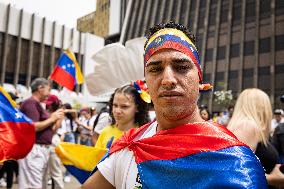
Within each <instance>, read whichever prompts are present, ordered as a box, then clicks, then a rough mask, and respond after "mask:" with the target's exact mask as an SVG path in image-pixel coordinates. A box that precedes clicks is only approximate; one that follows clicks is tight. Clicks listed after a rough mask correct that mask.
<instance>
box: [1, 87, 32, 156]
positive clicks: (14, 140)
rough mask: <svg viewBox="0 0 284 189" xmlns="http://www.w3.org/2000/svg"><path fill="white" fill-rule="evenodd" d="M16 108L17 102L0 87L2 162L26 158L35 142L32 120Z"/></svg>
mask: <svg viewBox="0 0 284 189" xmlns="http://www.w3.org/2000/svg"><path fill="white" fill-rule="evenodd" d="M15 107H16V103H15V101H13V100H12V99H11V97H10V95H9V94H8V93H7V92H6V91H5V90H4V89H3V88H2V87H1V86H0V162H4V161H6V160H16V159H21V158H24V157H25V156H26V155H27V154H28V153H29V152H30V150H31V149H32V147H33V144H34V142H35V127H34V125H33V123H32V120H30V119H29V118H28V117H26V116H25V115H24V114H23V113H22V112H20V111H19V110H18V109H16V108H15Z"/></svg>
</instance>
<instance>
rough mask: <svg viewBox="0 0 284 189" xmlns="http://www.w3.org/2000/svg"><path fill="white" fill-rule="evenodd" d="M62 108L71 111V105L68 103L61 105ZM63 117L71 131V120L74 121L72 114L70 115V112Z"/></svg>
mask: <svg viewBox="0 0 284 189" xmlns="http://www.w3.org/2000/svg"><path fill="white" fill-rule="evenodd" d="M63 107H64V108H65V109H68V110H71V109H72V106H71V104H69V103H65V104H63ZM65 117H66V118H67V119H69V120H70V126H71V130H72V131H73V119H74V118H73V116H72V114H71V113H70V112H68V113H65Z"/></svg>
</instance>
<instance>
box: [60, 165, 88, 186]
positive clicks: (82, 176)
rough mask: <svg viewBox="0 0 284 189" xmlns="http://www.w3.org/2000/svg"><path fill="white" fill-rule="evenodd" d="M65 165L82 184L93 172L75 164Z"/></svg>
mask: <svg viewBox="0 0 284 189" xmlns="http://www.w3.org/2000/svg"><path fill="white" fill-rule="evenodd" d="M64 166H65V167H66V169H67V170H68V171H69V172H70V173H71V174H72V175H73V176H74V177H75V178H76V179H77V180H78V181H79V182H80V183H81V184H83V183H84V182H85V181H86V180H87V179H88V177H89V176H90V174H91V172H89V171H85V170H82V169H79V168H77V167H75V166H73V165H64Z"/></svg>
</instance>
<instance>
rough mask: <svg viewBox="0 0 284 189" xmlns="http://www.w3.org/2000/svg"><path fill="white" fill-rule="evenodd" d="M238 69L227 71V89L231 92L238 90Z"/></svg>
mask: <svg viewBox="0 0 284 189" xmlns="http://www.w3.org/2000/svg"><path fill="white" fill-rule="evenodd" d="M238 75H239V73H238V70H232V71H230V72H229V85H228V88H229V90H232V91H233V93H235V92H237V91H238V85H237V83H238Z"/></svg>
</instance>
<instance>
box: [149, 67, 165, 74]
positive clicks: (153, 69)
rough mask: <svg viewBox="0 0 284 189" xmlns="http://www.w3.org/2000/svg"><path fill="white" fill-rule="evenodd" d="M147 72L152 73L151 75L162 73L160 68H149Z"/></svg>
mask: <svg viewBox="0 0 284 189" xmlns="http://www.w3.org/2000/svg"><path fill="white" fill-rule="evenodd" d="M148 71H149V72H152V73H156V72H160V71H162V68H160V67H151V68H149V69H148Z"/></svg>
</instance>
